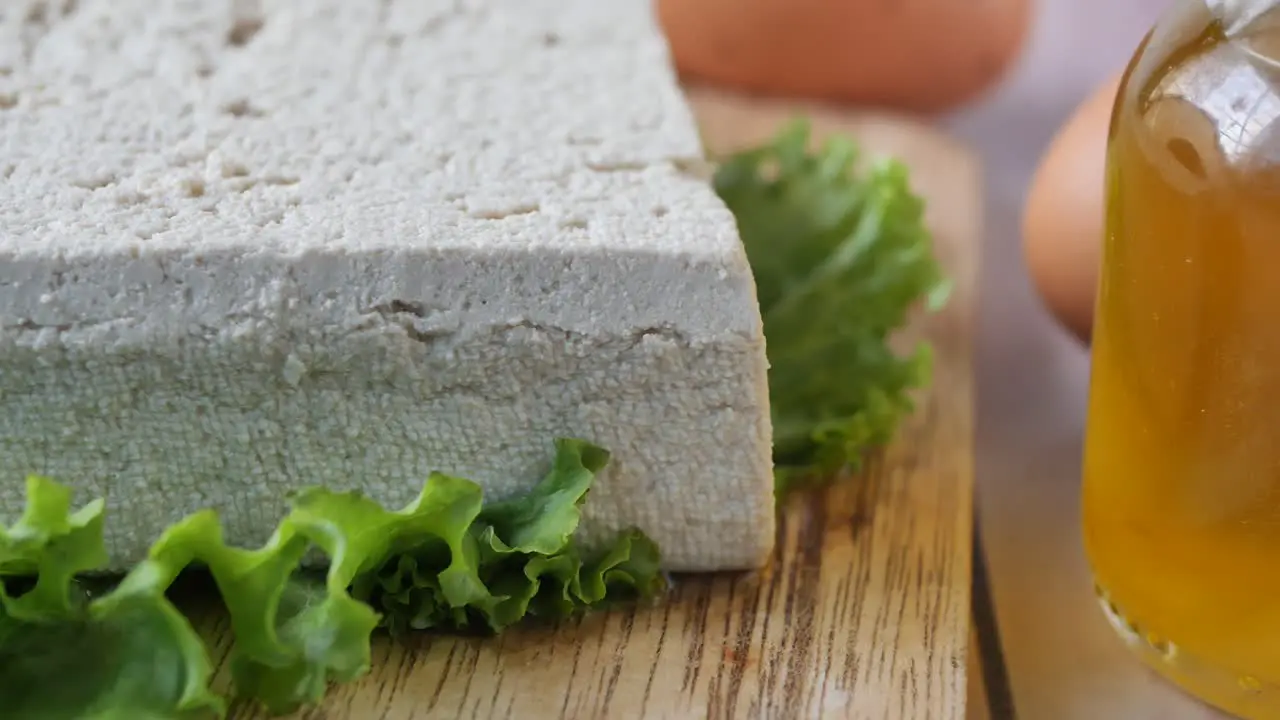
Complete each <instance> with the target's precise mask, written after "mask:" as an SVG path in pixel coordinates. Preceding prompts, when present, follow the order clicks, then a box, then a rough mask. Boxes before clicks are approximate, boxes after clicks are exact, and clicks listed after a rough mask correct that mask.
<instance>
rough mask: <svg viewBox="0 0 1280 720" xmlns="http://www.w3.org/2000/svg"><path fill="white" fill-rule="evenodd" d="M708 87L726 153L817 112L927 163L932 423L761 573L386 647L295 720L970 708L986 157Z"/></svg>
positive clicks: (907, 126)
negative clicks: (934, 271)
mask: <svg viewBox="0 0 1280 720" xmlns="http://www.w3.org/2000/svg"><path fill="white" fill-rule="evenodd" d="M690 94H691V98H692V99H693V102H694V107H695V111H696V113H697V115H698V118H699V122H700V123H701V125H702V127H703V131H704V136H705V140H706V142H707V144H708V146H709V149H710V150H711V151H712V152H713V153H723V152H727V151H732V150H734V149H736V148H739V147H742V146H744V145H750V144H755V143H757V142H759V141H761V140H764V139H766V138H768V137H770V136H771V135H773V134H774V133H775V132H776V131H777V130H778V129H779V127H780V126H781V125H782V124H783V123H785V122H786V120H787V119H789V118H790V117H791V116H792V115H793V114H795V113H797V112H803V113H804V114H806V115H807V116H809V117H810V118H811V120H812V122H813V127H814V130H815V134H817V135H819V136H821V135H823V134H826V133H830V132H840V133H849V134H851V135H853V136H854V137H856V138H857V139H858V140H859V141H860V143H861V144H862V146H863V148H864V151H865V152H866V153H868V154H870V155H873V156H883V155H892V156H896V157H898V158H901V159H902V160H904V161H905V162H906V163H907V164H908V165H909V166H910V167H911V169H912V179H913V183H914V185H915V187H916V190H917V191H918V192H920V193H921V194H922V195H923V196H924V197H925V198H926V200H927V202H928V210H927V214H928V220H929V223H930V226H931V228H932V229H933V231H934V234H935V238H936V239H935V242H936V245H937V252H938V254H939V256H940V257H941V259H942V261H943V263H944V266H945V269H946V272H947V274H948V275H949V277H950V278H951V279H952V280H953V281H954V283H955V291H954V294H953V296H952V300H951V302H950V304H949V306H948V307H947V309H946V310H945V311H944V312H942V313H939V314H938V315H935V316H932V317H928V318H922V319H921V320H920V321H918V322H916V323H915V325H914V326H913V327H911V328H910V330H909V331H908V332H906V333H904V335H905V336H906V337H904V340H910V339H918V338H920V337H926V338H928V339H929V341H930V342H931V343H932V344H933V346H934V351H935V370H934V382H933V384H932V385H931V387H930V389H929V390H928V392H927V393H926V394H924V395H923V396H922V397H921V399H920V404H919V408H918V410H917V412H916V414H915V416H914V417H913V418H912V420H911V421H910V422H909V423H908V424H907V425H906V426H905V427H904V428H903V430H902V431H901V433H900V435H899V438H898V440H897V442H896V443H895V444H894V445H893V446H892V447H890V448H888V449H887V451H886V452H885V453H883V456H882V457H880V458H879V459H877V460H876V461H874V462H873V463H871V464H870V466H869V467H868V469H867V471H866V472H865V473H864V474H862V475H861V476H859V477H857V478H851V479H849V481H848V482H845V483H843V484H841V485H839V486H837V487H835V488H833V489H831V490H829V491H827V492H825V493H815V494H809V495H805V496H800V497H796V498H794V499H793V500H792V501H790V502H788V503H787V504H786V506H785V507H784V508H782V509H781V510H780V513H781V516H780V527H779V533H780V535H779V542H778V550H777V553H776V555H775V558H774V560H773V562H772V564H771V566H770V567H769V568H768V569H766V570H765V571H763V572H760V573H753V574H749V575H743V574H726V575H715V576H687V577H682V578H677V583H678V584H677V585H676V588H675V591H674V594H673V596H672V597H670V598H669V599H667V600H666V601H665V602H664V603H662V604H660V605H657V606H654V607H643V608H637V609H632V610H626V611H616V612H611V613H608V614H599V615H593V616H589V617H587V618H585V619H582V620H580V621H576V622H574V623H570V624H569V625H568V626H565V627H561V628H558V629H555V630H547V629H528V628H525V629H521V628H515V629H513V630H510V631H508V632H507V633H506V634H504V635H503V636H501V637H498V638H493V639H458V638H450V637H439V636H435V637H433V636H425V635H424V636H421V637H417V638H413V639H411V640H409V641H408V643H404V642H401V643H394V644H393V643H391V642H379V643H378V644H376V645H375V648H374V668H373V670H372V672H371V673H370V675H368V676H367V677H366V678H364V679H363V680H362V681H360V682H357V683H354V684H351V685H347V686H343V687H339V688H335V689H334V690H333V691H332V692H331V693H330V694H329V697H328V698H327V699H326V701H325V703H324V705H323V706H322V707H319V708H315V709H312V710H310V711H308V712H305V713H302V714H300V715H298V716H297V717H305V718H316V719H318V718H326V719H333V720H336V719H338V718H353V719H358V720H363V719H365V718H370V719H372V718H378V719H379V720H426V719H427V718H443V719H449V718H462V717H466V718H514V719H516V720H539V719H541V718H575V719H578V718H582V719H593V718H613V717H618V718H792V717H804V718H818V717H822V718H831V717H848V718H859V719H864V718H865V719H866V720H897V719H908V718H909V719H912V720H916V719H923V718H928V719H931V720H932V719H934V718H938V719H949V720H962V718H964V717H965V712H966V711H965V699H966V661H967V652H968V649H969V643H970V639H969V593H970V557H971V544H970V539H971V533H972V496H973V368H972V338H973V320H974V306H975V284H976V276H977V270H978V268H977V265H978V254H979V252H978V251H979V246H978V238H979V226H980V214H981V201H980V191H979V186H980V176H979V171H978V164H977V162H976V160H975V159H974V157H973V156H972V155H970V153H969V152H967V151H966V150H965V149H963V148H961V147H960V146H959V145H958V144H957V143H955V142H954V141H952V140H950V139H948V138H946V137H944V136H943V135H941V134H939V133H938V132H937V131H935V130H933V129H930V128H928V127H927V126H925V125H922V124H920V123H918V122H917V121H911V120H904V119H901V118H895V117H889V116H884V115H863V114H842V113H836V112H832V111H824V110H820V109H816V108H809V107H805V108H801V107H799V106H795V105H782V104H774V103H765V102H762V101H759V100H748V99H743V98H735V97H733V96H729V95H723V94H718V93H713V92H708V91H702V90H693V91H691V93H690ZM233 717H237V718H239V719H240V720H246V719H247V718H251V717H259V716H258V715H255V714H254V713H253V712H252V711H250V710H241V711H240V712H239V713H233Z"/></svg>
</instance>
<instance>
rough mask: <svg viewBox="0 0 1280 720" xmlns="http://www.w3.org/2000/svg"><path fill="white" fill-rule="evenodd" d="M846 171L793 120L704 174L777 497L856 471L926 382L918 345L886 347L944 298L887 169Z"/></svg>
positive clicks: (925, 238)
mask: <svg viewBox="0 0 1280 720" xmlns="http://www.w3.org/2000/svg"><path fill="white" fill-rule="evenodd" d="M858 159H859V158H858V153H857V148H856V147H855V145H854V144H853V143H852V142H851V141H849V140H847V139H844V138H839V137H836V138H832V139H830V140H829V141H827V142H826V143H825V144H824V145H823V146H822V147H820V148H819V149H817V150H812V149H811V143H810V131H809V126H808V124H807V123H805V122H803V121H796V122H793V123H792V124H791V125H789V126H788V127H787V128H785V129H784V130H783V131H782V132H781V133H779V134H778V135H777V136H776V138H775V139H774V140H773V141H772V142H770V143H768V144H766V145H764V146H762V147H759V148H756V149H753V150H749V151H746V152H742V153H739V154H737V155H734V156H732V157H730V158H727V159H726V160H725V162H723V163H722V164H721V165H720V166H719V168H718V169H717V172H716V174H715V179H714V183H715V188H716V191H717V192H718V194H719V195H720V197H721V198H722V199H723V200H724V202H725V204H726V205H727V206H728V207H729V209H730V210H731V211H732V212H733V214H734V217H735V219H736V220H737V224H738V229H739V233H740V235H741V236H742V241H743V244H744V245H745V247H746V252H747V258H748V260H749V262H750V264H751V268H752V272H753V274H754V275H755V280H756V287H757V294H758V298H759V302H760V309H761V314H762V317H763V319H764V335H765V339H766V342H767V346H768V350H767V353H768V359H769V365H770V368H769V401H770V404H771V407H772V415H773V417H772V419H773V428H774V465H775V475H776V478H777V481H778V486H779V490H780V491H781V490H785V489H786V488H787V487H789V486H791V485H792V484H794V483H795V482H797V481H800V480H813V479H822V478H829V477H831V476H833V475H834V474H836V473H837V472H839V471H841V470H843V469H846V468H854V469H856V468H857V467H858V466H859V464H860V462H861V460H862V458H863V457H864V456H865V453H866V452H867V451H868V450H870V449H871V448H874V447H876V446H879V445H882V444H884V443H886V442H887V441H888V440H890V439H891V438H892V437H893V434H894V432H895V431H896V430H897V428H898V426H899V424H900V423H901V421H902V419H903V418H904V417H905V416H906V415H907V414H909V413H910V412H911V410H912V408H913V403H912V399H911V392H912V391H913V390H914V389H915V388H918V387H921V386H922V385H924V384H925V383H927V382H928V379H929V375H930V358H931V356H930V349H929V347H928V346H927V345H925V344H920V345H919V346H917V347H916V348H915V349H914V351H912V352H910V353H908V354H906V355H899V354H898V353H896V352H895V351H894V350H893V348H892V347H890V344H889V339H890V336H891V335H892V333H893V332H894V331H895V330H897V329H898V328H900V327H902V326H903V325H904V324H905V323H906V321H907V319H908V314H909V312H910V311H911V309H912V308H913V307H914V306H915V305H916V304H917V303H919V302H920V301H921V300H924V301H925V303H926V304H927V306H928V307H929V308H930V309H937V308H938V307H940V306H941V305H942V304H943V303H944V302H945V300H946V295H947V292H948V289H949V284H948V283H947V282H946V280H945V279H944V278H943V276H942V272H941V269H940V267H939V265H938V263H937V261H936V259H935V258H934V256H933V253H932V239H931V236H930V234H929V232H928V230H927V229H926V227H925V225H924V221H923V203H922V201H921V199H920V198H919V197H918V196H917V195H915V194H914V193H913V192H912V190H911V188H910V185H909V182H908V174H907V170H906V168H905V167H904V166H903V165H902V164H901V163H899V162H896V161H889V162H883V163H878V164H874V165H872V166H870V167H869V168H867V169H866V170H865V171H860V168H859V165H858V162H857V161H858Z"/></svg>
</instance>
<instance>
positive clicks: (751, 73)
mask: <svg viewBox="0 0 1280 720" xmlns="http://www.w3.org/2000/svg"><path fill="white" fill-rule="evenodd" d="M1030 5H1031V0H981V1H977V0H657V8H658V16H659V19H660V21H661V23H662V25H663V27H664V29H665V30H666V33H667V37H668V39H669V41H670V43H671V49H672V54H673V56H674V58H675V62H676V65H677V67H678V68H679V69H680V71H681V73H682V74H684V75H686V76H688V77H689V78H691V79H695V80H701V81H706V82H710V83H714V84H719V85H724V86H728V87H732V88H736V89H741V90H746V91H750V92H758V93H762V94H769V95H781V96H790V97H805V98H813V99H819V100H831V101H846V102H853V103H857V104H861V105H879V106H887V107H895V108H901V109H907V110H916V111H924V112H936V111H942V110H948V109H951V108H954V107H956V106H958V105H961V104H963V103H965V102H967V101H969V100H971V99H973V98H975V97H976V96H977V95H978V94H980V93H981V92H982V91H984V90H986V89H987V88H989V87H991V85H992V84H994V82H995V81H996V80H997V79H999V78H1000V76H1001V75H1003V73H1004V71H1005V70H1006V69H1007V68H1008V67H1009V66H1010V65H1011V64H1012V62H1013V60H1014V59H1015V58H1016V57H1017V55H1018V53H1019V51H1020V50H1021V48H1022V44H1023V40H1024V38H1025V37H1026V34H1027V26H1028V24H1029V20H1030V14H1031V11H1030Z"/></svg>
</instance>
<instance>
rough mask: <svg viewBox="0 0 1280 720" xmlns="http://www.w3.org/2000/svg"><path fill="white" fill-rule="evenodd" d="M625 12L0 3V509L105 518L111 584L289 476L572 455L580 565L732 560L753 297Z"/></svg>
mask: <svg viewBox="0 0 1280 720" xmlns="http://www.w3.org/2000/svg"><path fill="white" fill-rule="evenodd" d="M24 3H25V4H24ZM652 12H653V11H652V9H651V7H650V3H649V1H648V0H608V1H607V2H602V1H601V0H456V1H455V0H449V1H440V0H381V1H378V0H368V1H357V2H352V1H351V0H262V2H260V3H252V2H234V1H229V0H78V1H77V2H35V1H33V0H21V1H15V0H8V1H7V2H4V3H3V4H0V15H2V16H3V20H2V21H0V178H3V180H2V181H0V468H2V470H0V473H2V474H0V520H2V519H9V520H11V519H13V518H14V517H15V516H16V514H17V513H18V512H19V509H20V506H21V500H22V497H21V496H22V488H23V482H22V481H23V477H24V476H25V475H26V474H28V473H40V474H45V475H48V476H50V477H52V478H54V479H56V480H59V481H61V482H64V483H66V484H69V485H71V486H73V487H74V488H76V490H77V497H78V499H79V500H80V501H85V500H88V499H90V498H91V497H94V496H99V495H105V496H106V498H107V500H108V512H109V519H108V531H107V532H108V541H109V545H110V548H111V552H112V555H113V559H112V562H113V564H114V565H116V566H122V565H125V564H128V563H130V562H133V561H135V560H137V559H138V558H139V557H140V556H141V555H142V554H143V553H144V552H145V549H146V547H147V546H148V545H149V544H150V543H151V542H152V541H153V540H154V538H155V537H156V536H157V535H158V534H159V533H160V532H161V531H162V530H163V529H164V528H165V527H166V526H168V525H169V524H171V523H173V522H174V521H176V520H178V519H179V518H181V517H182V516H183V515H185V514H187V513H189V512H192V511H195V510H197V509H200V508H205V507H214V508H217V509H218V510H220V511H221V513H222V517H223V522H224V525H225V527H226V531H227V538H228V540H229V541H232V542H236V543H241V544H254V543H258V542H261V541H263V540H265V539H266V538H267V537H268V535H269V534H270V532H271V531H272V530H273V529H274V527H275V525H276V523H277V521H278V519H279V518H280V517H281V515H282V513H283V512H284V510H285V505H284V496H285V493H286V492H287V491H288V490H289V489H291V488H296V487H300V486H305V485H313V484H318V485H323V486H327V487H330V488H334V489H349V488H360V489H363V490H365V491H367V492H368V493H369V494H371V495H372V496H373V497H375V498H376V499H378V500H379V501H382V502H384V503H386V504H388V505H397V506H398V505H400V504H402V503H405V502H407V501H408V500H410V499H411V498H412V497H413V496H414V495H416V493H417V492H418V490H420V489H421V486H422V482H423V480H424V478H425V477H426V476H427V474H428V473H429V472H430V471H432V470H441V471H445V472H449V473H452V474H456V475H461V476H464V477H469V478H471V479H474V480H476V481H477V482H479V483H481V484H482V485H483V486H484V488H485V490H486V493H487V494H488V496H490V497H494V498H500V497H506V496H509V495H511V494H513V493H517V492H519V491H521V490H523V489H526V488H528V487H529V486H530V485H532V484H533V483H534V482H535V481H536V480H537V479H538V478H539V477H540V476H541V474H542V473H543V472H544V471H545V470H546V469H547V467H548V466H549V460H550V458H551V454H552V449H553V448H552V441H553V439H554V438H555V437H557V436H575V437H581V438H584V439H587V440H590V441H593V442H596V443H599V444H600V445H603V446H604V447H606V448H608V449H609V450H610V451H612V453H613V455H614V459H613V462H612V464H611V466H610V468H609V469H608V471H607V472H606V473H605V474H604V475H603V476H602V478H601V479H600V480H599V481H598V482H597V485H596V487H595V488H594V489H593V491H592V493H591V496H590V498H589V501H588V504H587V510H586V518H585V520H584V524H583V528H582V533H583V538H584V540H585V541H586V543H587V544H588V546H592V545H596V544H597V543H599V542H601V541H603V540H605V539H608V538H611V537H612V536H613V533H614V532H616V531H617V530H619V529H621V528H625V527H630V526H635V527H639V528H640V529H642V530H643V531H645V532H646V533H648V534H649V535H650V536H651V537H653V538H654V539H655V540H656V541H657V542H658V544H659V545H660V546H661V548H662V550H663V552H664V554H665V560H666V565H667V567H668V568H670V569H673V570H710V569H729V568H747V567H755V566H758V565H760V564H761V563H763V562H764V561H765V559H766V557H767V555H768V553H769V551H770V549H771V548H772V544H773V536H774V520H773V499H772V492H771V488H772V483H771V471H770V435H771V433H770V424H769V411H768V395H767V391H766V385H765V371H766V363H765V356H764V340H763V337H762V334H761V321H760V316H759V309H758V307H757V304H756V299H755V286H754V283H753V280H752V277H751V273H750V269H749V267H748V265H747V262H746V257H745V254H744V252H743V248H742V246H741V243H740V241H739V239H738V236H737V233H736V229H735V226H734V221H733V218H732V216H731V215H730V213H729V212H728V210H727V209H726V208H725V206H724V205H723V204H722V203H721V202H720V201H719V199H718V198H717V197H716V196H715V194H714V192H713V190H712V189H711V188H710V187H709V186H708V184H707V183H706V181H705V178H703V179H699V177H696V173H692V172H688V171H687V170H686V168H688V167H689V165H690V164H697V163H698V162H699V160H700V158H701V155H702V149H701V145H700V142H699V138H698V135H697V131H696V127H695V124H694V120H693V117H692V115H691V113H690V111H689V109H688V107H687V106H686V104H685V102H684V99H683V97H682V95H681V93H680V91H679V88H678V86H677V83H676V81H675V78H674V74H673V72H672V70H671V67H670V64H669V60H668V55H667V53H668V50H667V46H666V44H665V41H664V39H663V38H662V36H661V33H660V31H659V29H658V27H657V25H656V22H655V19H654V17H653V14H652Z"/></svg>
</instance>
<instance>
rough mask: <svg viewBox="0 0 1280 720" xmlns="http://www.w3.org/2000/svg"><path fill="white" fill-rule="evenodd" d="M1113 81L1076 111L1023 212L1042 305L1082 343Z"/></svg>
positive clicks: (1096, 254)
mask: <svg viewBox="0 0 1280 720" xmlns="http://www.w3.org/2000/svg"><path fill="white" fill-rule="evenodd" d="M1118 84H1119V77H1118V76H1117V77H1114V78H1112V79H1110V80H1108V81H1107V82H1106V83H1105V84H1103V85H1102V86H1101V87H1100V88H1098V89H1097V90H1096V91H1095V92H1094V93H1093V95H1091V96H1090V97H1089V98H1088V99H1087V100H1086V101H1085V102H1084V103H1082V104H1081V105H1080V107H1079V108H1077V109H1076V111H1075V113H1074V114H1072V116H1071V118H1070V119H1068V120H1067V122H1066V123H1065V124H1064V125H1063V126H1062V128H1061V129H1060V130H1059V131H1058V134H1057V136H1056V137H1055V138H1054V139H1053V142H1052V143H1050V145H1049V149H1048V150H1047V151H1046V152H1045V154H1044V156H1043V157H1042V158H1041V159H1040V166H1039V167H1038V168H1037V169H1036V174H1035V177H1034V178H1033V179H1032V181H1031V189H1030V191H1029V193H1028V195H1027V203H1026V206H1025V208H1024V209H1023V217H1022V239H1023V254H1024V257H1025V259H1026V263H1027V269H1028V270H1029V271H1030V273H1031V279H1032V281H1033V282H1034V283H1035V287H1036V290H1037V291H1038V292H1039V293H1040V297H1041V299H1043V301H1044V303H1045V305H1046V306H1047V307H1048V308H1049V311H1050V312H1052V313H1053V315H1054V317H1055V318H1057V320H1058V322H1060V323H1062V325H1063V326H1064V327H1066V328H1067V329H1068V330H1070V331H1071V333H1072V334H1074V335H1075V336H1076V337H1077V338H1079V339H1081V340H1083V341H1084V342H1088V341H1089V336H1090V330H1091V328H1092V327H1093V303H1094V294H1095V292H1096V290H1097V285H1098V263H1099V259H1100V257H1101V254H1102V238H1103V227H1102V225H1103V214H1104V208H1103V203H1104V198H1103V194H1104V188H1103V180H1104V174H1105V170H1106V148H1107V129H1108V126H1109V124H1110V121H1111V107H1112V104H1113V103H1114V100H1115V95H1116V89H1117V87H1118Z"/></svg>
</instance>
